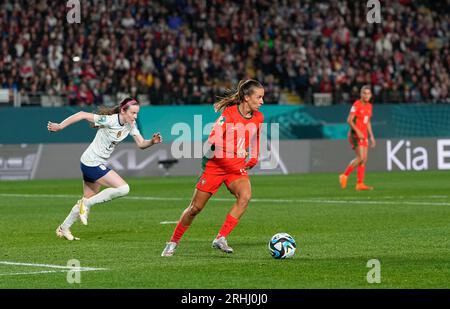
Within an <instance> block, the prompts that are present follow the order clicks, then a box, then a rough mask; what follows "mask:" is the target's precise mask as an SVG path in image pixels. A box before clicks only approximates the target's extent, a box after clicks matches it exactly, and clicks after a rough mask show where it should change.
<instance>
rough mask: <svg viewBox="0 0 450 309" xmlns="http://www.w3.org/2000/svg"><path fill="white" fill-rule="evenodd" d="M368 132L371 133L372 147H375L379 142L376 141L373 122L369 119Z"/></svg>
mask: <svg viewBox="0 0 450 309" xmlns="http://www.w3.org/2000/svg"><path fill="white" fill-rule="evenodd" d="M367 132H368V133H369V138H370V144H371V147H372V148H373V147H375V145H376V144H377V142H376V141H375V136H374V135H373V131H372V122H371V121H370V120H369V122H368V123H367Z"/></svg>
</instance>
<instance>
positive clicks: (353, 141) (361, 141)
mask: <svg viewBox="0 0 450 309" xmlns="http://www.w3.org/2000/svg"><path fill="white" fill-rule="evenodd" d="M348 141H349V142H350V145H352V148H353V149H355V148H356V147H369V139H368V138H358V136H357V135H356V134H350V135H349V136H348Z"/></svg>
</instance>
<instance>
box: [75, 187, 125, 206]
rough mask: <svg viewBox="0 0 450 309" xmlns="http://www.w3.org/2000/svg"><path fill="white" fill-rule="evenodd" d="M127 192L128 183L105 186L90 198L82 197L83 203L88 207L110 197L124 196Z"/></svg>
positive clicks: (105, 200)
mask: <svg viewBox="0 0 450 309" xmlns="http://www.w3.org/2000/svg"><path fill="white" fill-rule="evenodd" d="M128 192H130V187H129V186H128V185H123V186H120V187H118V188H107V189H104V190H102V191H100V192H99V193H97V194H96V195H94V196H92V197H91V198H88V199H84V200H83V203H84V206H86V207H87V208H88V209H90V208H91V206H92V205H95V204H99V203H104V202H107V201H110V200H112V199H115V198H118V197H122V196H125V195H127V194H128Z"/></svg>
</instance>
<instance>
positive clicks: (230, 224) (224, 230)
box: [216, 214, 239, 238]
mask: <svg viewBox="0 0 450 309" xmlns="http://www.w3.org/2000/svg"><path fill="white" fill-rule="evenodd" d="M238 222H239V219H236V218H235V217H233V216H231V215H229V214H228V215H227V217H226V219H225V222H224V223H223V225H222V227H221V228H220V231H219V234H218V235H217V237H216V238H220V237H222V236H223V237H227V236H228V234H230V233H231V231H232V230H233V229H234V227H235V226H236V225H237V224H238Z"/></svg>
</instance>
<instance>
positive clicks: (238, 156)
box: [203, 105, 264, 174]
mask: <svg viewBox="0 0 450 309" xmlns="http://www.w3.org/2000/svg"><path fill="white" fill-rule="evenodd" d="M263 121H264V115H263V114H262V113H261V112H258V111H256V112H254V113H253V115H252V116H251V117H249V118H246V117H244V115H242V114H241V112H240V111H239V109H238V106H237V105H232V106H229V107H227V108H225V110H224V111H223V112H222V115H220V117H219V119H217V121H216V123H215V124H214V127H213V129H212V131H211V134H210V135H209V138H208V142H209V143H210V144H211V145H212V147H211V150H212V152H210V153H208V154H206V156H205V157H204V161H203V168H204V169H207V170H208V171H209V172H211V173H214V174H227V173H236V172H239V170H241V169H243V168H246V167H248V168H252V167H253V166H255V165H256V163H258V155H259V138H260V131H261V124H262V123H263Z"/></svg>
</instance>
